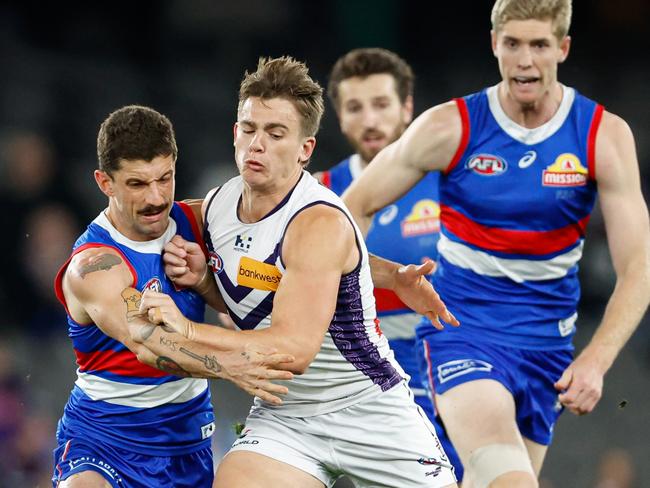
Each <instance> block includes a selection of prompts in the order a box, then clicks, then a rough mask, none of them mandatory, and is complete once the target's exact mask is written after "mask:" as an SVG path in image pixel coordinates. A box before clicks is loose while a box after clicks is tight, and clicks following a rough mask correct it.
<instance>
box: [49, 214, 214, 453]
mask: <svg viewBox="0 0 650 488" xmlns="http://www.w3.org/2000/svg"><path fill="white" fill-rule="evenodd" d="M175 234H180V235H181V236H183V237H184V238H185V239H187V240H191V241H198V242H201V241H200V239H198V237H199V236H200V234H199V228H198V225H197V224H196V221H195V220H194V216H193V215H192V211H191V210H190V209H189V207H187V205H185V204H182V203H174V205H173V207H172V210H171V214H170V223H169V227H168V229H167V231H166V232H165V233H164V234H163V235H162V236H161V237H159V238H158V239H155V240H153V241H146V242H136V241H131V240H130V239H128V238H126V237H125V236H123V235H122V234H120V233H119V232H118V231H117V230H116V229H115V228H114V227H113V225H112V224H111V223H110V222H109V220H108V218H107V217H106V215H105V212H102V213H100V214H99V216H98V217H97V218H96V219H95V220H94V221H93V222H92V223H91V224H90V225H89V226H88V229H87V230H86V232H85V233H84V234H83V235H82V236H81V237H80V238H79V239H78V240H77V242H76V243H75V245H74V250H73V253H72V255H74V254H76V253H78V252H80V251H82V250H84V249H88V248H91V247H111V248H113V249H115V250H117V251H118V252H119V253H120V254H121V256H122V259H123V260H124V262H125V263H126V264H127V265H128V266H129V268H130V270H131V273H132V275H133V284H132V285H131V286H133V287H134V288H136V289H137V290H139V291H140V292H144V290H146V289H152V290H155V291H160V292H163V293H167V294H169V295H170V296H171V297H172V298H173V299H174V302H175V303H176V305H177V306H178V308H179V309H180V311H181V312H182V313H183V314H184V315H185V316H186V317H188V318H190V319H191V320H196V321H203V315H204V310H205V304H204V301H203V299H202V298H201V297H200V296H199V295H198V294H196V293H195V292H194V291H191V290H189V289H186V290H181V291H178V290H176V289H175V288H174V286H173V284H172V283H171V281H169V280H168V279H167V277H166V276H165V271H164V268H163V263H162V258H161V253H162V249H163V246H164V244H166V243H167V242H168V241H169V240H170V239H171V238H172V237H173V236H174V235H175ZM68 263H69V260H68V262H67V263H66V264H65V265H64V266H63V267H62V269H61V271H60V272H59V274H58V275H57V278H56V282H55V287H56V292H57V296H58V298H59V300H61V302H62V303H63V305H64V306H65V299H64V297H63V292H62V288H61V282H62V278H63V274H64V272H65V269H66V268H67V266H68ZM98 272H100V273H101V270H100V271H98ZM116 313H118V312H117V311H116ZM119 313H122V312H119ZM68 333H69V335H70V338H71V339H72V343H73V346H74V351H75V354H76V356H77V364H78V365H79V368H78V369H77V381H76V382H75V386H74V388H73V390H72V393H71V395H70V399H69V401H68V403H67V405H66V407H65V411H64V414H63V417H62V418H61V420H60V422H59V434H61V433H63V436H64V437H74V438H81V439H84V440H86V441H90V442H99V443H104V444H109V445H111V446H114V447H119V448H122V449H124V450H127V451H130V452H135V453H140V454H148V455H151V456H175V455H181V454H187V453H192V452H196V451H198V450H200V449H205V448H206V447H209V446H210V439H209V437H210V436H211V435H212V433H213V431H214V424H213V421H214V414H213V411H212V405H211V402H210V390H209V389H208V382H207V380H205V379H195V378H180V377H178V376H172V375H170V374H168V373H165V372H163V371H161V370H158V369H154V368H151V367H149V366H147V365H145V364H142V363H140V362H139V361H138V360H137V358H136V357H135V355H134V354H133V353H132V352H131V351H129V350H128V349H127V348H126V347H125V346H124V345H123V344H122V343H120V342H118V341H116V340H115V339H113V338H111V337H109V336H108V335H106V334H104V333H103V332H102V331H101V329H100V328H99V327H97V326H96V325H95V324H93V323H90V324H79V323H77V322H75V321H74V320H73V319H72V318H71V317H70V316H68Z"/></svg>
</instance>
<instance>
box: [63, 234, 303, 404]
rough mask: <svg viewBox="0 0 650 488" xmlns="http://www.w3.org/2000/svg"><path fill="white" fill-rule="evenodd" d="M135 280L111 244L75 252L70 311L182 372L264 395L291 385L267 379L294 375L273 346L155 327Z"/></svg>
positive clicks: (145, 358)
mask: <svg viewBox="0 0 650 488" xmlns="http://www.w3.org/2000/svg"><path fill="white" fill-rule="evenodd" d="M132 285H133V275H132V274H131V272H130V271H129V268H128V266H127V264H126V263H125V262H124V259H123V257H122V256H121V255H120V254H119V253H118V252H117V251H116V250H114V249H112V248H109V247H99V248H91V249H87V250H85V251H82V252H80V253H79V254H77V255H75V256H74V257H73V259H72V261H71V263H70V265H69V266H68V269H67V271H66V275H65V277H64V279H63V290H64V295H65V298H66V302H67V305H68V310H69V311H70V315H71V317H72V318H73V319H74V320H76V321H77V322H80V323H91V322H94V323H95V324H96V325H97V326H98V327H99V328H100V329H101V330H102V332H104V333H105V334H106V335H108V336H110V337H112V338H114V339H116V340H118V341H120V342H121V343H123V344H124V345H125V346H126V347H127V348H128V349H129V350H130V351H131V352H133V353H134V354H135V355H136V357H137V358H138V360H139V361H140V362H143V363H145V364H147V365H149V366H152V367H154V368H157V369H161V370H163V371H166V372H168V373H170V374H175V375H178V376H196V377H203V378H222V379H228V380H230V381H233V382H234V383H235V384H236V385H237V386H239V387H240V388H242V389H244V390H246V391H249V392H250V390H251V389H253V390H262V393H261V396H263V395H264V394H268V395H271V396H273V395H272V394H274V393H280V394H281V393H284V392H285V391H286V390H285V388H283V387H279V386H278V385H274V384H273V383H271V382H270V381H268V380H269V379H277V378H282V379H287V378H290V377H291V374H290V373H288V372H284V371H278V370H276V369H274V368H275V366H277V365H279V364H282V363H283V362H284V361H287V360H289V361H290V360H291V358H290V357H287V355H276V354H272V351H263V352H257V351H247V350H244V349H242V350H237V351H234V350H231V351H227V352H224V351H215V350H208V349H205V348H203V349H201V348H194V347H193V346H191V345H190V346H189V347H188V344H186V339H185V338H184V337H182V336H181V335H180V334H178V333H176V332H175V331H173V330H172V329H169V328H160V327H155V326H154V325H153V324H151V323H150V322H149V321H148V320H147V319H146V318H145V317H142V316H141V314H140V312H139V310H138V306H139V301H140V292H138V291H137V290H135V289H134V288H132ZM134 331H137V332H134ZM143 338H146V339H148V341H149V343H153V342H154V341H155V343H156V344H157V346H158V347H157V348H148V347H144V343H145V342H146V340H144V341H143V340H142V339H143ZM197 358H200V359H197ZM266 392H268V393H266ZM256 394H257V393H256ZM271 400H273V401H279V398H277V397H275V398H274V399H271Z"/></svg>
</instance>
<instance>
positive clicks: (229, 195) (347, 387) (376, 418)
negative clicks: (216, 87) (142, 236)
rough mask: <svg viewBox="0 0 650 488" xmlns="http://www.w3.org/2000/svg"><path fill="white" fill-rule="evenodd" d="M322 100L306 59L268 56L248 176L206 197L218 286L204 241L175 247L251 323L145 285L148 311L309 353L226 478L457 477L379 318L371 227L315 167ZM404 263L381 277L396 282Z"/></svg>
mask: <svg viewBox="0 0 650 488" xmlns="http://www.w3.org/2000/svg"><path fill="white" fill-rule="evenodd" d="M322 112H323V100H322V89H321V87H320V86H319V85H318V84H317V83H315V82H314V81H313V80H312V79H311V78H310V77H309V75H308V70H307V67H306V66H305V65H304V64H303V63H300V62H297V61H295V60H293V59H292V58H289V57H281V58H276V59H260V62H259V65H258V68H257V71H255V72H253V73H250V74H248V73H247V74H246V76H245V78H244V80H243V81H242V84H241V87H240V94H239V107H238V113H237V122H236V123H235V126H234V145H235V159H236V163H237V167H238V169H239V172H240V176H238V177H236V178H233V179H231V180H230V181H228V182H227V183H226V184H224V185H223V186H221V187H219V188H215V189H214V190H212V191H211V192H210V193H208V196H207V197H206V199H205V201H204V204H203V218H204V222H205V224H204V225H205V230H206V232H205V238H206V244H207V245H208V248H209V251H210V263H209V265H210V269H211V270H212V271H213V273H214V275H215V277H216V283H217V286H218V289H217V287H216V286H214V281H213V280H212V279H209V278H211V277H210V276H209V275H212V273H208V272H207V269H208V268H207V267H206V263H205V259H204V258H203V257H202V256H201V255H200V253H199V252H198V250H197V249H196V246H193V245H190V244H188V243H185V242H184V241H183V240H182V239H180V238H175V239H174V241H173V243H172V245H170V246H168V248H167V250H169V251H173V256H174V257H175V258H174V259H172V260H171V261H168V264H170V265H169V266H168V268H167V272H168V274H169V275H170V276H173V277H174V279H175V280H176V283H177V284H182V285H183V286H193V287H194V288H195V289H196V290H197V291H199V292H200V293H201V294H202V295H203V296H204V297H205V298H206V300H207V301H208V302H209V303H213V304H215V305H216V306H220V305H221V308H222V310H226V309H227V310H228V312H229V313H230V315H231V317H232V319H233V321H234V323H235V324H236V325H237V327H238V328H239V329H240V330H237V331H233V330H225V329H220V328H216V327H213V326H209V325H207V324H200V323H196V322H194V321H192V320H189V319H187V318H186V317H184V316H183V315H182V314H181V313H180V311H179V310H178V308H177V307H176V306H175V305H174V304H173V302H172V301H171V300H170V299H169V297H168V296H166V295H164V294H161V293H155V292H151V293H150V292H147V293H145V294H144V295H143V299H142V303H141V307H140V310H141V311H142V312H147V313H148V315H149V317H150V319H151V320H152V321H154V322H157V323H161V324H164V326H166V327H171V328H173V329H174V330H176V331H178V332H180V333H181V334H182V335H183V336H184V337H185V338H186V340H188V341H190V342H192V343H196V344H197V346H200V347H202V348H204V347H207V348H210V347H213V348H215V350H224V349H225V350H229V349H230V348H241V346H242V344H248V343H251V344H258V345H260V346H264V347H271V348H279V349H281V350H282V351H283V352H287V353H289V354H291V355H292V356H294V357H295V361H294V362H293V363H291V368H292V371H293V372H294V373H296V376H295V377H294V379H293V380H292V381H289V382H286V383H283V384H285V385H286V386H287V387H288V390H289V392H288V394H287V395H286V396H285V397H284V398H283V403H282V405H273V404H270V403H268V402H265V401H262V400H261V399H259V398H256V400H255V404H254V406H253V407H252V409H251V412H250V414H249V416H248V418H247V419H246V425H245V428H244V431H243V432H242V435H241V436H240V438H239V439H238V440H237V441H235V443H234V444H233V447H232V448H231V451H230V452H229V453H228V454H227V455H226V456H225V458H224V459H223V461H222V462H221V464H220V465H219V468H218V470H217V473H216V476H215V484H214V486H215V487H217V488H225V487H228V488H232V487H246V488H250V487H260V488H261V487H264V488H269V487H270V488H273V487H277V488H280V487H281V488H298V487H300V488H309V487H313V488H319V487H323V486H332V484H333V483H334V482H335V481H336V479H337V478H338V477H340V476H341V475H343V474H346V475H348V477H349V478H350V479H351V480H352V481H353V482H354V483H355V484H356V485H357V486H359V487H370V486H373V487H377V486H382V487H395V486H399V487H402V488H409V487H412V488H415V487H443V486H456V484H455V477H454V474H453V470H452V469H451V466H450V465H449V462H448V459H447V457H446V456H445V454H444V451H443V450H442V449H441V447H440V444H439V442H438V439H437V437H436V435H435V430H434V429H433V426H432V425H431V424H430V422H429V421H428V419H427V418H426V416H425V415H424V414H423V413H422V411H421V410H420V409H419V407H418V406H417V405H416V404H415V402H414V400H413V395H412V393H411V392H410V390H409V388H408V386H407V383H406V381H407V377H406V375H405V374H404V373H403V371H402V370H401V368H400V367H399V365H398V364H397V362H396V361H395V360H394V358H393V354H392V352H391V350H390V348H389V347H388V343H387V340H386V338H385V336H383V334H382V333H381V329H380V328H379V324H378V322H377V320H376V313H375V307H374V298H373V295H372V290H373V285H372V281H371V271H370V267H369V256H368V253H367V251H366V248H365V244H364V242H363V239H362V238H361V235H360V232H359V230H358V228H357V227H356V225H355V224H354V223H353V221H352V219H351V216H350V215H349V213H348V211H347V209H346V208H345V207H344V206H343V204H342V202H341V200H340V199H339V197H337V196H336V195H335V194H334V193H333V192H331V191H330V190H328V189H327V188H325V187H323V186H321V185H320V184H319V183H318V181H317V180H316V179H314V178H313V177H312V176H311V175H310V174H309V173H308V172H306V171H305V170H304V166H305V165H306V164H307V162H308V161H309V158H310V157H311V155H312V153H313V150H314V147H315V145H316V139H315V134H316V132H317V130H318V126H319V123H320V118H321V115H322ZM173 245H176V246H177V249H172V246H173ZM393 264H394V263H393ZM414 268H416V267H413V268H412V269H414ZM397 269H398V266H397V265H396V264H394V266H392V267H390V270H389V271H387V272H386V273H385V275H384V276H383V277H382V276H379V275H377V276H375V277H376V278H377V279H378V280H379V281H380V282H382V285H384V286H386V287H388V288H394V286H392V285H394V283H389V282H390V281H395V279H396V277H397V276H398V274H397V273H396V270H397ZM398 280H399V279H398ZM415 281H416V285H418V286H423V287H426V286H429V285H428V284H427V283H426V280H425V279H424V278H423V277H422V276H421V275H418V276H417V279H416V280H415ZM387 285H388V286H387ZM429 289H430V292H431V294H430V295H429V297H432V296H435V299H434V300H430V301H429V302H428V303H420V304H415V308H419V307H420V306H422V308H420V309H419V310H417V311H419V312H421V313H426V314H427V315H429V316H430V317H432V318H434V320H435V319H436V318H437V317H436V316H437V315H440V316H441V317H442V318H443V319H444V320H449V321H450V322H451V323H453V322H454V319H453V317H452V316H451V315H450V314H449V312H448V311H447V310H446V308H445V307H444V304H443V303H442V302H441V301H440V300H439V299H438V298H437V296H436V295H435V292H433V289H432V288H429ZM219 292H220V295H221V297H222V298H223V302H225V305H226V308H223V303H221V304H220V303H219V301H220V299H219ZM410 305H411V306H412V307H413V306H414V304H413V303H410ZM427 307H428V308H427ZM142 342H143V344H145V345H146V344H149V341H147V340H144V341H142ZM150 346H151V347H152V348H154V349H155V348H158V347H159V345H158V344H155V343H151V344H150Z"/></svg>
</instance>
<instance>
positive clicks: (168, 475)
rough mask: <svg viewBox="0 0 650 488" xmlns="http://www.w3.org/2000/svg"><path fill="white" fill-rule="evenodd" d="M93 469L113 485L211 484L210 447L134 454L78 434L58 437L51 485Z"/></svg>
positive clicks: (168, 487)
mask: <svg viewBox="0 0 650 488" xmlns="http://www.w3.org/2000/svg"><path fill="white" fill-rule="evenodd" d="M88 470H91V471H96V472H97V473H99V474H101V475H102V476H103V477H104V478H106V480H107V481H108V482H109V483H110V484H111V486H112V487H113V488H151V487H152V486H155V487H161V488H180V487H187V488H190V487H192V488H211V487H212V481H213V479H214V467H213V459H212V449H211V448H210V447H207V448H204V449H201V450H199V451H196V452H193V453H190V454H183V455H176V456H149V455H145V454H137V453H134V452H132V451H126V450H124V449H119V448H116V447H113V446H111V445H110V444H108V443H103V442H94V441H91V440H87V439H80V438H76V437H75V438H71V439H70V438H59V439H58V447H57V448H56V449H55V450H54V473H53V475H52V485H53V486H54V488H56V487H57V485H58V484H59V482H61V481H63V480H65V479H66V478H68V477H69V476H72V475H73V474H76V473H81V472H82V471H88Z"/></svg>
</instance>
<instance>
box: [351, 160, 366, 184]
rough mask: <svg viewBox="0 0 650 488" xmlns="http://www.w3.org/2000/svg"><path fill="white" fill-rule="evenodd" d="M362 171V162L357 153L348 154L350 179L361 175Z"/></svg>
mask: <svg viewBox="0 0 650 488" xmlns="http://www.w3.org/2000/svg"><path fill="white" fill-rule="evenodd" d="M362 171H363V164H362V163H361V156H359V155H358V154H353V155H352V156H350V174H351V175H352V179H353V180H356V179H357V178H358V177H359V176H361V172H362Z"/></svg>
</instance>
